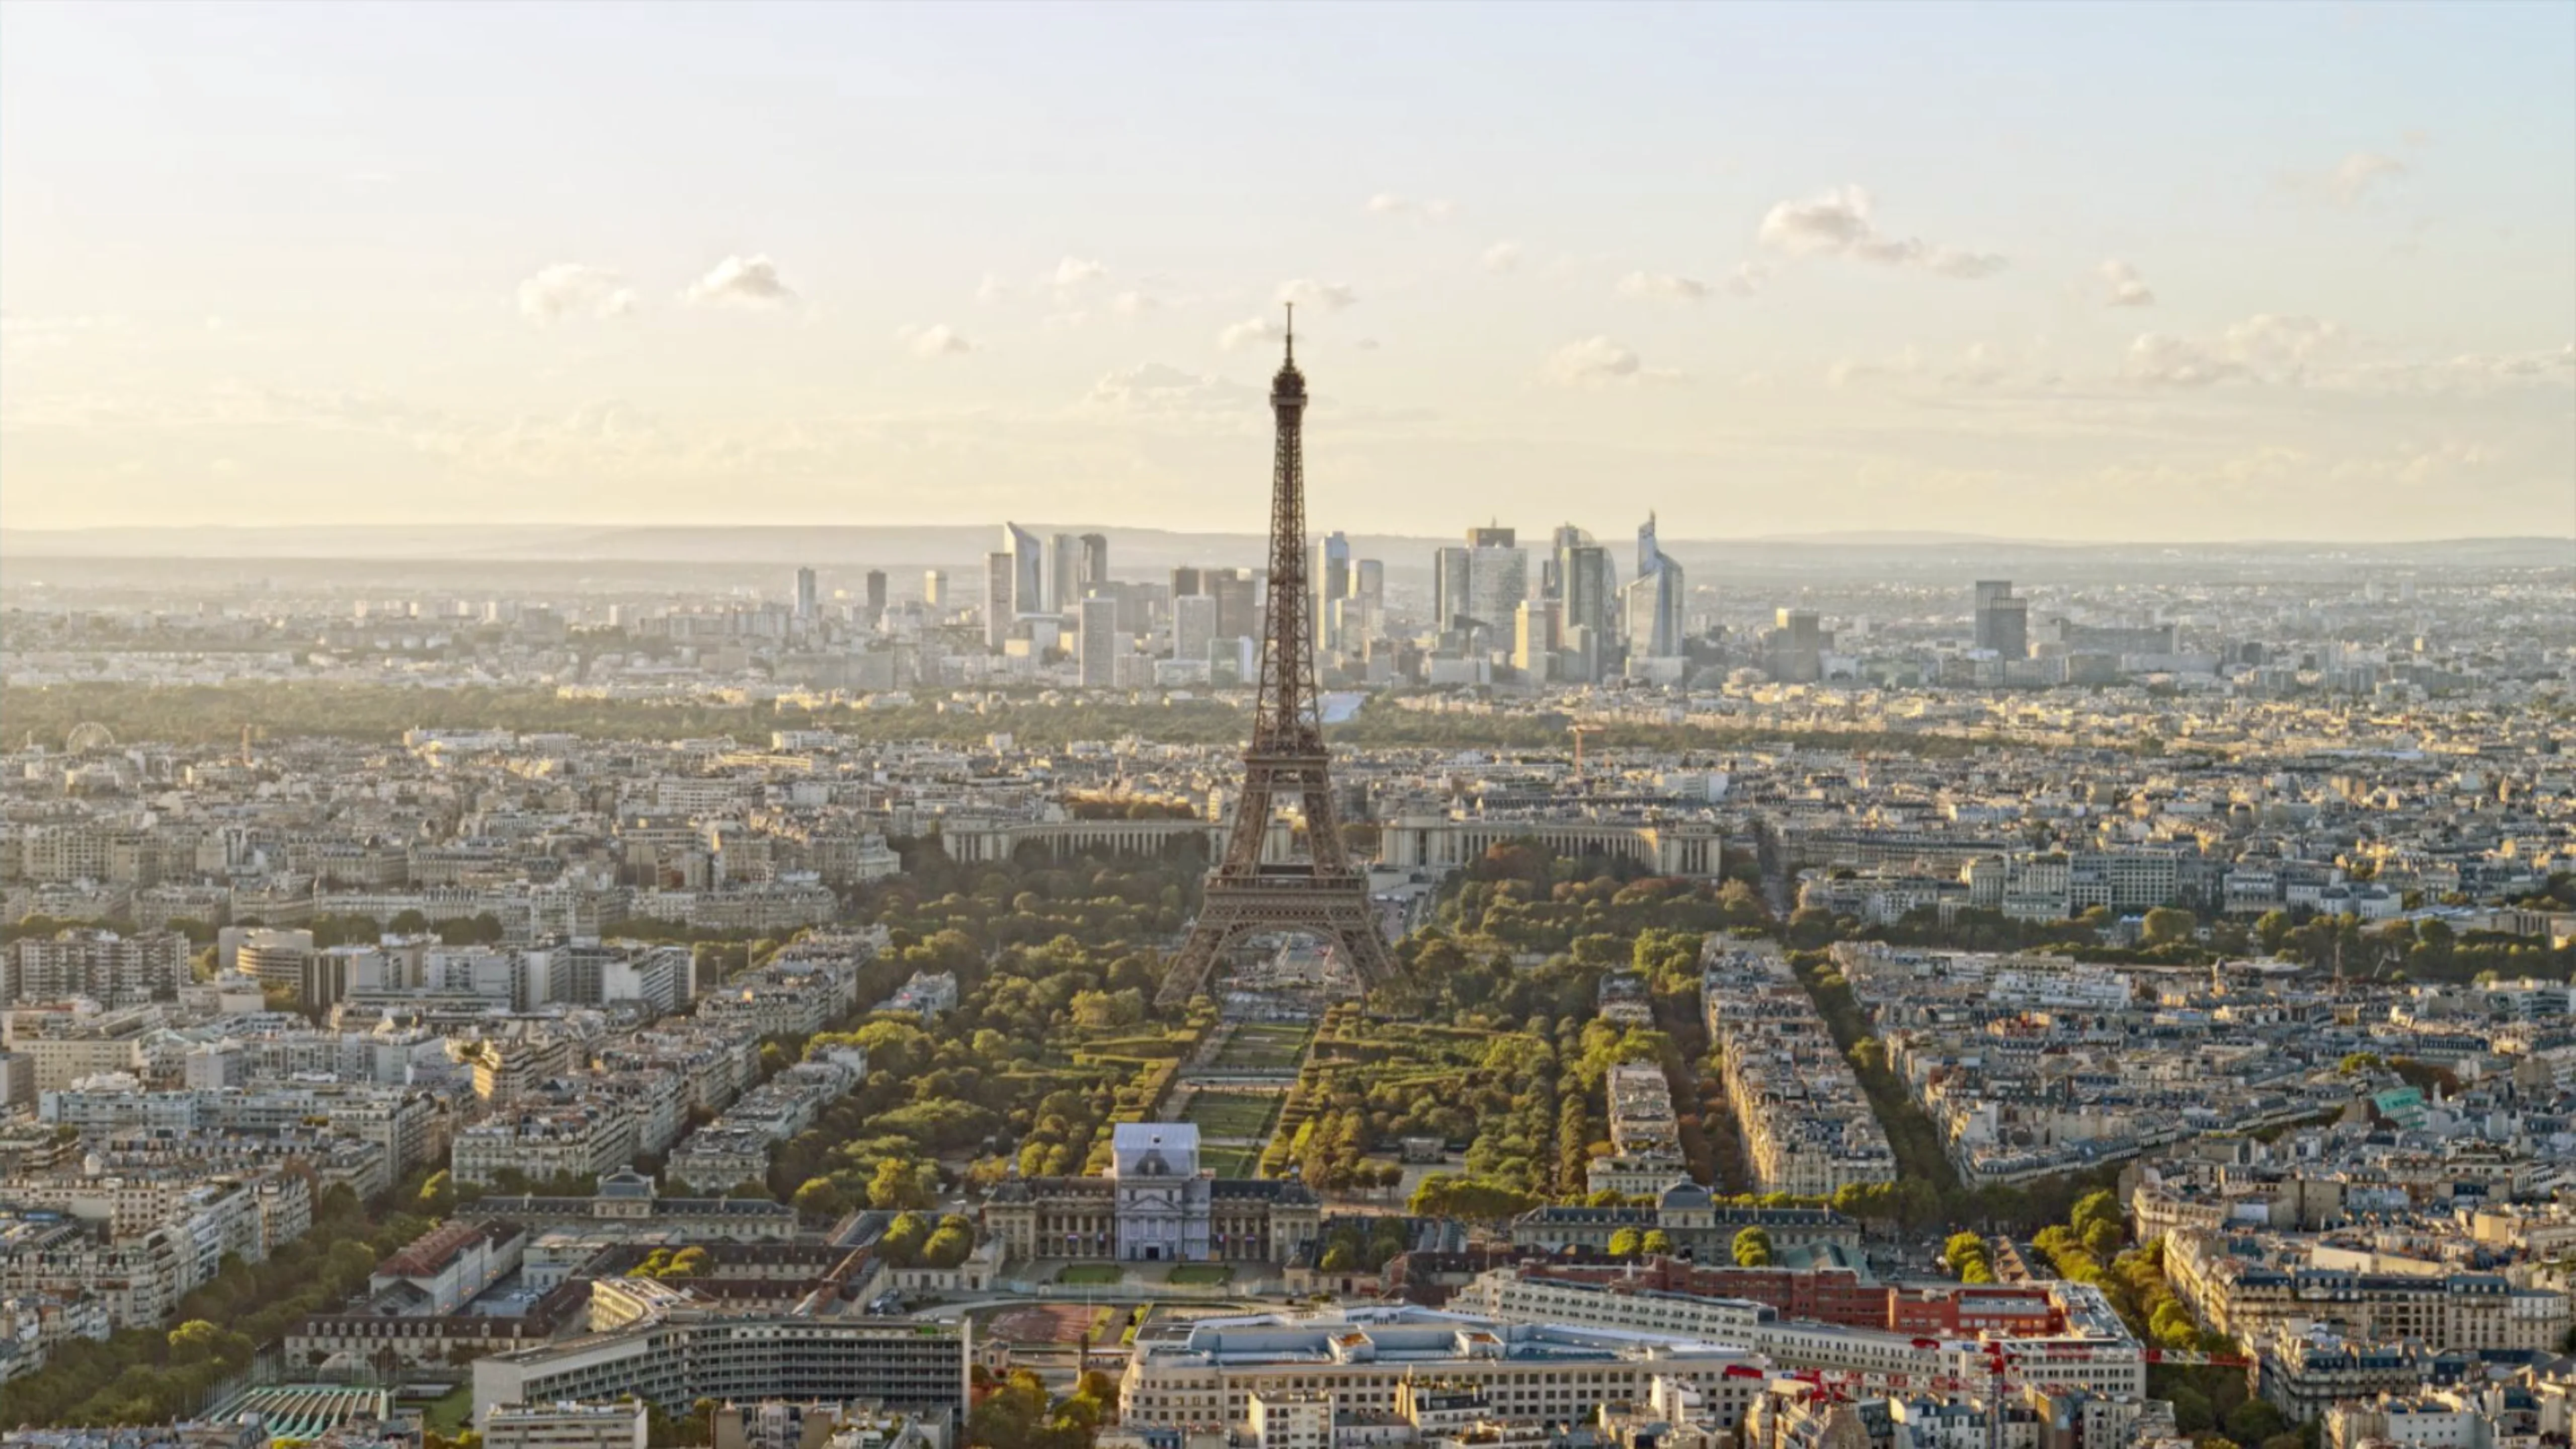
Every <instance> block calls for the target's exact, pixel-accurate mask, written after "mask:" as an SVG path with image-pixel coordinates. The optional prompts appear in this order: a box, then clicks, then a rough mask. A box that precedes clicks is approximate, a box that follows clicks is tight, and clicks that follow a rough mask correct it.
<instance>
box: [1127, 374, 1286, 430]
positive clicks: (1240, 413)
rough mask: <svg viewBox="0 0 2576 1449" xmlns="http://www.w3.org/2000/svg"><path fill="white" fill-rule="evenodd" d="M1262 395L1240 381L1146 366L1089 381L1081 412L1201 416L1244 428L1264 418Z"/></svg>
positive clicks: (1256, 389)
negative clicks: (1089, 388)
mask: <svg viewBox="0 0 2576 1449" xmlns="http://www.w3.org/2000/svg"><path fill="white" fill-rule="evenodd" d="M1261 396H1262V395H1261V391H1260V389H1258V388H1251V387H1246V386H1244V385H1243V384H1242V383H1239V382H1229V381H1227V380H1226V379H1224V378H1220V377H1206V376H1202V375H1201V374H1198V373H1194V372H1185V371H1183V370H1182V369H1180V368H1177V367H1172V366H1168V365H1166V364H1164V363H1160V362H1146V363H1139V364H1138V365H1136V366H1134V367H1131V368H1127V369H1125V370H1124V371H1121V372H1113V373H1110V374H1109V375H1107V376H1106V377H1103V378H1101V379H1100V380H1099V381H1098V382H1095V383H1093V384H1092V385H1091V392H1090V393H1089V395H1087V396H1086V397H1084V398H1083V400H1082V410H1085V411H1092V412H1115V413H1125V414H1135V415H1149V416H1160V417H1183V418H1203V419H1207V420H1211V421H1219V422H1225V423H1229V424H1232V425H1239V426H1245V427H1248V426H1251V425H1252V424H1253V423H1254V422H1255V421H1256V420H1263V418H1264V415H1263V412H1262V409H1261Z"/></svg>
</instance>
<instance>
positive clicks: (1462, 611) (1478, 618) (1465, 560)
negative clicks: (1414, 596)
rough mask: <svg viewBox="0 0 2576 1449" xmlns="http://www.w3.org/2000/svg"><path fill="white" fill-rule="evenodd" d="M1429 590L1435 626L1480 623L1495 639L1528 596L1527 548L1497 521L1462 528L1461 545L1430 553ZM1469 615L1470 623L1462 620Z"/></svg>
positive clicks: (1504, 631)
mask: <svg viewBox="0 0 2576 1449" xmlns="http://www.w3.org/2000/svg"><path fill="white" fill-rule="evenodd" d="M1432 572H1433V592H1434V595H1435V600H1436V603H1437V605H1438V612H1439V615H1440V618H1439V621H1438V622H1439V626H1440V628H1441V629H1443V630H1444V631H1445V630H1448V629H1452V628H1459V627H1475V628H1482V629H1484V630H1485V631H1486V632H1487V633H1488V634H1489V635H1491V636H1493V637H1494V638H1495V639H1496V640H1500V639H1503V638H1505V637H1507V636H1508V635H1509V633H1510V631H1511V627H1512V620H1513V619H1514V618H1515V617H1516V611H1518V610H1519V608H1520V606H1521V601H1522V600H1523V599H1526V598H1528V597H1529V551H1528V550H1527V549H1524V548H1521V547H1520V546H1519V545H1518V543H1517V542H1516V540H1515V536H1514V534H1513V532H1512V530H1510V529H1508V528H1504V527H1502V526H1500V525H1498V524H1497V525H1488V526H1486V527H1483V528H1471V529H1468V530H1467V546H1466V547H1465V548H1443V549H1441V550H1440V551H1439V553H1437V554H1436V555H1434V556H1433V558H1432ZM1460 619H1468V620H1472V621H1474V622H1473V624H1472V625H1467V626H1461V625H1460V624H1459V623H1458V621H1459V620H1460Z"/></svg>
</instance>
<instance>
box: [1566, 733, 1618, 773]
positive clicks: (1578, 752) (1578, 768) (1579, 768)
mask: <svg viewBox="0 0 2576 1449" xmlns="http://www.w3.org/2000/svg"><path fill="white" fill-rule="evenodd" d="M1607 728H1609V726H1607V725H1596V724H1570V725H1567V726H1566V727H1565V732H1566V733H1567V734H1570V735H1572V736H1574V778H1576V779H1577V780H1580V779H1582V778H1583V737H1584V736H1585V735H1597V734H1599V733H1601V732H1602V731H1603V730H1605V729H1607Z"/></svg>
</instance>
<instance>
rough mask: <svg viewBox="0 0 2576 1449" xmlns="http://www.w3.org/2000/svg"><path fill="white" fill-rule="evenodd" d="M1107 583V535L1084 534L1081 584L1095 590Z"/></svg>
mask: <svg viewBox="0 0 2576 1449" xmlns="http://www.w3.org/2000/svg"><path fill="white" fill-rule="evenodd" d="M1107 582H1109V535H1107V534H1105V533H1086V534H1084V535H1083V536H1082V583H1083V586H1084V587H1085V588H1097V587H1098V586H1100V585H1102V584H1105V583H1107Z"/></svg>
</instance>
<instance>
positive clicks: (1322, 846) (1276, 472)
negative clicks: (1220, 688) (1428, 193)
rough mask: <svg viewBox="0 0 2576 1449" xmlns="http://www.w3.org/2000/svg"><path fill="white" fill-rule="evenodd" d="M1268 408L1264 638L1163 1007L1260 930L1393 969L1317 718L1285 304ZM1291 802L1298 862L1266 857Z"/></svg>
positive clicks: (1296, 392) (1301, 456)
mask: <svg viewBox="0 0 2576 1449" xmlns="http://www.w3.org/2000/svg"><path fill="white" fill-rule="evenodd" d="M1270 411H1271V414H1272V416H1273V417H1274V418H1275V419H1276V420H1277V425H1278V433H1277V442H1276V445H1275V448H1274V450H1273V454H1272V460H1271V468H1270V600H1271V603H1270V608H1269V610H1268V626H1267V627H1266V628H1265V629H1264V630H1263V631H1262V636H1261V692H1260V697H1259V700H1258V702H1257V703H1256V705H1255V706H1254V709H1253V714H1252V738H1251V740H1250V741H1249V742H1247V743H1246V744H1245V745H1244V749H1243V789H1242V791H1241V793H1240V794H1239V795H1238V797H1237V799H1236V803H1235V810H1234V822H1233V826H1232V828H1231V830H1230V831H1229V832H1228V834H1227V836H1226V846H1225V854H1224V855H1223V856H1222V857H1221V858H1220V859H1219V860H1218V862H1217V865H1216V868H1215V870H1213V871H1212V872H1210V873H1209V875H1208V881H1207V892H1206V896H1205V898H1204V899H1203V900H1202V901H1201V902H1200V905H1199V914H1198V919H1197V920H1196V921H1194V922H1192V923H1191V926H1190V936H1189V941H1188V942H1187V944H1185V945H1183V946H1182V948H1181V954H1180V956H1179V958H1178V959H1177V960H1175V961H1174V962H1173V963H1172V968H1171V971H1170V973H1169V974H1167V975H1166V976H1165V977H1164V978H1163V989H1162V993H1161V995H1160V997H1159V1000H1160V1001H1161V1003H1162V1004H1164V1005H1176V1004H1178V1003H1181V1002H1185V1001H1187V1000H1189V999H1190V998H1191V997H1192V996H1194V995H1196V994H1198V992H1199V991H1201V990H1202V989H1204V988H1205V986H1206V984H1207V979H1208V975H1209V973H1210V972H1211V971H1212V970H1214V969H1215V967H1216V964H1217V962H1218V961H1219V960H1221V959H1222V958H1223V957H1224V956H1225V954H1226V952H1227V951H1228V950H1229V949H1230V948H1232V947H1233V946H1235V945H1236V944H1237V943H1239V942H1241V941H1243V940H1244V939H1246V938H1247V937H1251V936H1257V935H1264V934H1269V933H1276V932H1292V931H1293V932H1300V933H1303V934H1306V935H1310V936H1315V937H1318V938H1320V939H1322V940H1324V941H1325V942H1327V943H1329V944H1330V945H1331V946H1332V947H1333V949H1334V950H1335V951H1337V952H1339V953H1340V954H1341V956H1342V958H1343V959H1344V960H1345V961H1347V962H1348V963H1349V964H1350V966H1351V967H1352V969H1353V970H1355V971H1356V972H1357V973H1358V974H1359V977H1360V979H1361V980H1362V981H1365V982H1369V983H1372V984H1374V983H1375V982H1378V981H1381V980H1383V979H1385V977H1386V975H1387V973H1388V972H1389V970H1390V969H1392V968H1391V967H1390V966H1389V964H1388V958H1387V950H1386V937H1385V935H1384V933H1383V932H1382V931H1381V930H1380V928H1379V926H1378V913H1377V911H1376V909H1375V908H1374V907H1373V906H1371V905H1370V903H1369V896H1368V872H1367V870H1366V869H1365V868H1364V867H1362V866H1361V865H1359V864H1358V863H1357V862H1355V861H1353V860H1352V859H1351V858H1350V855H1349V853H1348V852H1347V851H1345V850H1344V849H1343V846H1342V828H1341V821H1340V819H1339V817H1338V816H1337V815H1336V814H1335V812H1334V808H1333V790H1332V766H1331V757H1330V755H1329V753H1328V752H1327V751H1326V750H1325V748H1324V728H1323V723H1322V721H1321V719H1319V718H1318V716H1317V713H1316V694H1317V690H1316V688H1315V647H1314V645H1315V641H1314V639H1313V638H1312V637H1311V633H1310V626H1309V621H1308V618H1307V613H1306V608H1305V599H1306V463H1305V448H1304V441H1303V430H1304V425H1305V418H1306V375H1305V374H1304V373H1302V372H1299V371H1298V370H1297V316H1296V310H1295V308H1294V307H1293V306H1292V307H1291V308H1290V310H1289V314H1288V343H1287V356H1286V358H1285V360H1283V361H1282V362H1281V363H1280V364H1279V373H1278V375H1277V376H1276V377H1273V378H1272V379H1271V380H1270ZM1292 803H1293V804H1295V805H1296V806H1297V807H1298V808H1299V810H1300V811H1301V813H1302V814H1303V815H1304V817H1305V826H1306V829H1305V847H1304V849H1303V850H1302V851H1301V852H1299V853H1298V856H1297V858H1295V859H1290V860H1264V859H1263V858H1262V842H1263V840H1264V838H1265V837H1266V836H1267V835H1268V834H1269V828H1270V819H1271V816H1272V814H1273V812H1274V811H1276V810H1277V809H1278V808H1279V807H1280V806H1282V805H1287V804H1292Z"/></svg>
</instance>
